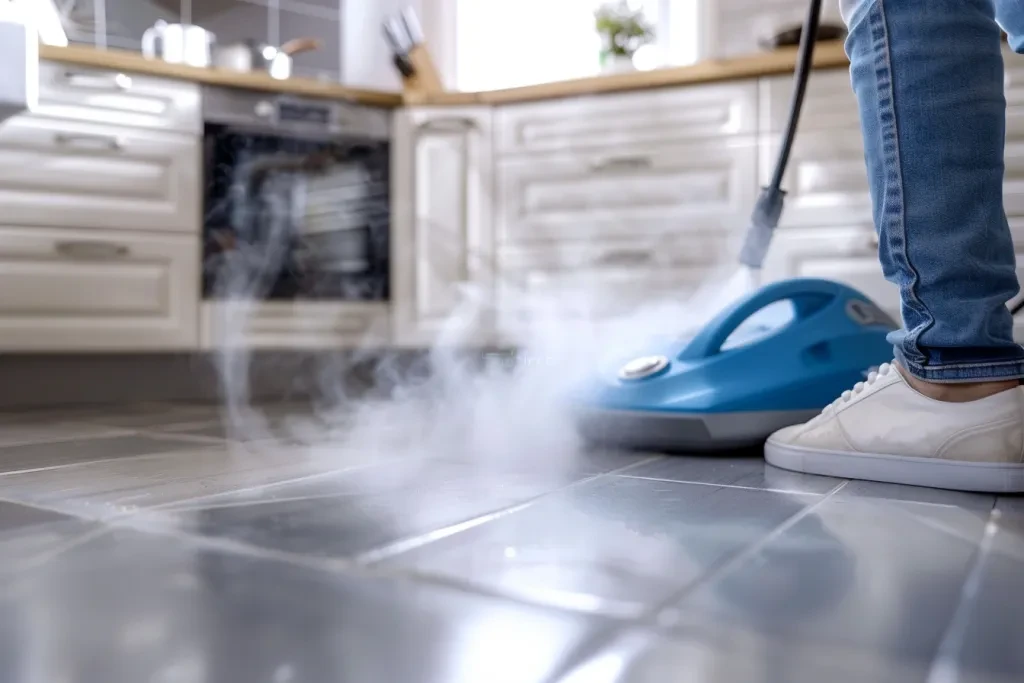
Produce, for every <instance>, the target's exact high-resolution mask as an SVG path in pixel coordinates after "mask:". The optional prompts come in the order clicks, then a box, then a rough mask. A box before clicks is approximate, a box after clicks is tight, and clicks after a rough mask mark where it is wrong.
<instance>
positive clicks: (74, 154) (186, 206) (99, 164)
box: [0, 116, 202, 235]
mask: <svg viewBox="0 0 1024 683" xmlns="http://www.w3.org/2000/svg"><path fill="white" fill-rule="evenodd" d="M201 186H202V166H201V163H200V146H199V141H198V139H197V138H194V137H191V136H187V135H181V134H173V133H159V132H156V131H144V130H132V129H126V128H121V127H118V126H112V125H102V124H91V123H75V122H69V121H59V120H54V119H47V118H43V117H35V116H17V117H14V118H12V119H10V120H8V121H7V122H5V123H4V125H3V126H2V127H0V219H2V220H3V221H4V222H5V223H8V224H15V225H43V226H50V227H67V228H86V227H95V228H104V229H106V228H111V229H124V230H147V231H148V230H153V231H168V232H179V233H189V234H193V235H198V233H199V222H200V204H201V194H200V188H201Z"/></svg>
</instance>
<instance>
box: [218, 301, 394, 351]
mask: <svg viewBox="0 0 1024 683" xmlns="http://www.w3.org/2000/svg"><path fill="white" fill-rule="evenodd" d="M201 315H202V319H201V324H200V337H201V340H200V343H201V346H202V348H203V349H207V350H213V349H222V348H230V347H243V348H249V349H276V350H281V349H339V348H357V347H362V346H377V347H380V346H386V345H387V344H388V343H389V342H390V337H391V334H390V326H391V321H390V319H389V311H388V306H387V304H386V303H375V302H336V301H287V302H276V301H256V302H223V301H206V302H203V304H202V313H201Z"/></svg>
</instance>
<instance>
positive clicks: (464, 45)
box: [454, 0, 700, 91]
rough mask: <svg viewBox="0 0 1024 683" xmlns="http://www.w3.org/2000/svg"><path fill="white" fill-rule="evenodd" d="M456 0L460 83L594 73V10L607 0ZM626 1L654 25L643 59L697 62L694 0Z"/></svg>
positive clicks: (477, 86) (475, 85) (475, 86)
mask: <svg viewBox="0 0 1024 683" xmlns="http://www.w3.org/2000/svg"><path fill="white" fill-rule="evenodd" d="M455 2H456V3H457V5H456V12H455V65H454V66H455V79H454V80H455V87H457V88H458V89H459V90H471V91H479V90H495V89H499V88H513V87H517V86H522V85H531V84H534V83H544V82H549V81H559V80H566V79H572V78H582V77H585V76H593V75H595V74H598V73H600V61H599V59H600V47H601V42H600V39H599V38H598V36H597V34H596V33H595V31H594V11H595V10H596V9H597V8H598V7H600V6H601V5H602V4H604V3H605V2H607V0H455ZM630 2H631V4H633V5H635V6H637V7H641V8H642V9H643V10H644V15H645V16H646V17H647V19H648V20H649V21H650V22H651V23H652V24H654V26H655V35H656V38H657V42H656V44H655V45H654V46H653V47H652V48H650V49H649V50H648V54H647V55H646V57H648V59H644V60H643V61H644V62H645V65H644V66H646V67H647V68H650V67H654V66H660V65H664V64H688V63H692V62H694V61H696V59H697V54H698V53H697V38H698V34H699V31H698V30H697V26H698V22H697V17H698V14H697V7H698V3H699V2H700V0H630ZM651 57H653V59H651ZM637 61H638V62H639V61H640V60H639V58H638V60H637Z"/></svg>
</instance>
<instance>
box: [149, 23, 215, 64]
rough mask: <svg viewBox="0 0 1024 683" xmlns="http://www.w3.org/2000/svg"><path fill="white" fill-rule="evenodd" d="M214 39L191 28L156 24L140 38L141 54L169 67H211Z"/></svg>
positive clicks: (197, 28)
mask: <svg viewBox="0 0 1024 683" xmlns="http://www.w3.org/2000/svg"><path fill="white" fill-rule="evenodd" d="M215 42H216V36H214V34H212V33H210V32H209V31H207V30H206V29H205V28H203V27H202V26H196V25H194V24H168V23H167V22H166V21H163V20H160V21H157V22H156V23H155V24H153V26H152V27H151V28H149V29H148V30H147V31H146V32H145V33H144V34H142V54H143V55H145V56H146V57H148V58H149V59H162V60H164V61H165V62H170V63H172V64H188V65H190V66H198V67H207V66H210V62H211V53H212V51H213V45H214V43H215Z"/></svg>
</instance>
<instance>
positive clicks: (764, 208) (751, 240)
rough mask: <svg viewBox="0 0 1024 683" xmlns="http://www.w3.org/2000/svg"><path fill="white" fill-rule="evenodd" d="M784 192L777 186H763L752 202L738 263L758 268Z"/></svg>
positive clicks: (766, 252)
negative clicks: (752, 207)
mask: <svg viewBox="0 0 1024 683" xmlns="http://www.w3.org/2000/svg"><path fill="white" fill-rule="evenodd" d="M785 199H786V192H785V191H784V190H782V189H780V188H778V187H771V186H769V187H765V188H762V189H761V195H760V196H759V197H758V198H757V203H756V204H754V211H753V213H752V214H751V216H750V226H749V227H748V228H747V235H746V237H745V238H744V240H743V247H742V249H740V263H742V264H743V265H745V266H747V267H748V268H751V269H753V270H759V269H760V268H761V265H762V264H763V263H764V259H765V257H766V256H767V255H768V246H769V245H770V244H771V241H772V233H774V232H775V226H777V225H778V224H779V218H780V217H781V216H782V205H783V203H784V202H785Z"/></svg>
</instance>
